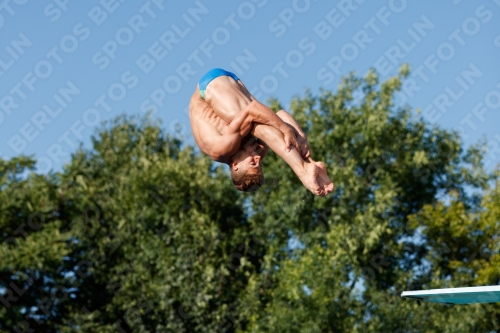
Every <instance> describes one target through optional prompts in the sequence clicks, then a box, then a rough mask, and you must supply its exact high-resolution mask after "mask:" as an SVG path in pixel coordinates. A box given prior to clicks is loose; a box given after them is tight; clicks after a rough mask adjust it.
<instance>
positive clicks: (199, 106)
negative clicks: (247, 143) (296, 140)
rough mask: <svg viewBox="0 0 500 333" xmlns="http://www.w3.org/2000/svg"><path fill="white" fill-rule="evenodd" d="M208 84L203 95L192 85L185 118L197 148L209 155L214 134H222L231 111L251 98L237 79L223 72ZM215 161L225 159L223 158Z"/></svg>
mask: <svg viewBox="0 0 500 333" xmlns="http://www.w3.org/2000/svg"><path fill="white" fill-rule="evenodd" d="M209 87H210V89H207V90H206V92H205V99H203V98H202V97H201V94H200V89H199V87H198V86H196V89H195V91H194V93H193V96H192V97H191V100H190V103H189V118H190V122H191V129H192V131H193V136H194V140H195V141H196V143H197V144H198V146H199V147H200V150H201V151H202V152H204V153H205V154H207V155H209V156H210V150H211V148H212V147H213V145H214V144H215V142H216V140H215V138H216V137H220V136H222V135H224V133H225V131H226V129H227V127H228V125H229V123H230V122H231V120H232V119H233V118H234V115H235V114H237V113H238V112H240V111H241V110H242V109H244V108H245V107H246V106H247V105H248V104H249V103H250V102H251V101H252V100H253V98H252V97H251V95H250V93H248V91H247V90H246V88H245V87H244V86H243V84H242V83H241V81H238V82H236V81H234V80H233V79H232V78H230V77H227V76H220V77H217V78H215V79H214V80H212V82H210V84H209ZM214 109H215V110H217V113H216V112H215V111H214ZM219 115H220V116H219ZM224 118H225V119H224ZM217 162H222V163H228V162H229V161H228V159H227V158H225V159H223V160H217Z"/></svg>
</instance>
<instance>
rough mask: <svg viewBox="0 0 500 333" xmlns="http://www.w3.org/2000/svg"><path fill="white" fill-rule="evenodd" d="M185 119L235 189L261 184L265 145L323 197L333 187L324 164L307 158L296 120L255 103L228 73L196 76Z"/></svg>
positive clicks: (218, 71)
mask: <svg viewBox="0 0 500 333" xmlns="http://www.w3.org/2000/svg"><path fill="white" fill-rule="evenodd" d="M189 118H190V121H191V128H192V131H193V136H194V139H195V141H196V143H197V144H198V146H199V147H200V150H201V151H202V152H204V153H205V154H207V155H208V156H210V157H211V158H212V159H213V160H214V161H217V162H221V163H225V164H228V165H229V167H230V171H231V178H232V179H233V183H234V186H235V187H236V189H238V190H240V191H245V192H250V191H255V190H257V189H258V188H259V187H260V186H261V185H262V184H263V182H264V176H263V174H262V167H261V165H260V163H261V160H262V158H264V157H265V156H266V154H267V151H268V147H270V148H271V149H272V150H273V151H274V152H275V153H276V154H278V155H279V156H280V157H281V158H282V159H283V160H284V161H285V162H286V163H287V164H288V165H289V166H290V167H291V168H292V170H293V171H294V172H295V174H296V175H297V176H298V177H299V179H300V180H301V182H302V184H303V185H304V186H305V187H306V188H307V189H308V190H309V191H311V192H312V193H313V194H315V195H319V196H325V195H327V194H328V193H331V192H332V191H333V190H334V188H335V186H334V184H333V183H332V181H331V180H330V178H328V175H327V173H326V167H325V165H324V164H323V163H322V162H315V161H313V160H312V158H311V152H310V150H309V145H308V143H307V138H306V136H305V134H304V132H303V131H302V129H301V128H300V126H299V124H298V123H297V122H296V121H295V119H293V117H292V116H291V115H290V114H288V113H287V112H286V111H284V110H281V111H279V112H277V113H274V112H273V111H272V110H271V109H269V108H268V107H267V106H265V105H264V104H262V103H260V102H259V101H257V100H256V99H255V97H253V96H252V95H251V94H250V93H249V92H248V90H247V89H246V87H245V86H244V85H243V83H242V82H241V81H240V80H239V79H238V77H237V76H236V75H235V74H233V73H231V72H228V71H225V70H223V69H220V68H215V69H212V70H210V71H209V72H208V73H206V74H205V75H204V76H203V77H202V78H201V80H200V81H199V83H198V85H197V87H196V90H195V92H194V94H193V96H192V97H191V101H190V104H189Z"/></svg>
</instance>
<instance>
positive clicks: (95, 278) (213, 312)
mask: <svg viewBox="0 0 500 333" xmlns="http://www.w3.org/2000/svg"><path fill="white" fill-rule="evenodd" d="M408 72H409V69H408V68H407V67H403V68H402V69H401V73H400V75H399V76H397V77H394V78H391V79H389V80H387V81H386V82H383V83H379V81H378V77H377V75H376V73H374V72H370V73H369V74H368V75H367V76H366V77H364V78H359V77H356V76H355V75H351V76H348V77H347V78H345V79H344V80H343V82H342V84H341V85H340V86H339V89H338V91H337V92H336V93H333V92H330V91H324V92H322V93H321V95H320V96H319V97H315V96H313V95H312V94H311V93H310V92H306V93H305V95H304V96H302V97H297V98H294V99H293V100H292V102H291V107H290V109H291V110H289V111H290V112H291V113H292V114H293V115H294V116H295V117H296V119H297V120H298V121H299V123H300V124H301V125H302V126H303V128H304V129H305V132H306V133H307V135H308V138H309V143H310V146H311V150H312V154H313V156H314V157H315V159H317V160H321V161H324V162H325V164H326V165H327V167H328V173H329V175H330V176H331V178H332V179H333V180H334V181H335V184H336V187H337V190H336V191H335V192H334V193H333V194H332V195H330V196H328V197H325V198H322V197H314V196H313V195H312V194H310V193H309V192H308V191H307V190H305V189H304V188H303V187H302V185H301V184H300V181H299V180H298V179H297V177H296V176H295V175H294V174H293V172H292V171H291V170H290V168H289V167H288V166H287V165H286V164H285V163H284V162H283V161H281V160H280V159H279V158H278V157H276V156H275V155H274V154H269V156H268V157H267V158H266V159H265V161H264V170H265V174H266V185H265V186H263V187H262V188H261V189H260V190H259V191H258V192H257V193H254V194H242V193H239V192H237V191H236V190H235V189H234V188H233V186H232V183H231V181H230V179H229V177H228V176H227V172H226V170H225V169H224V168H223V167H221V166H220V165H218V164H216V163H213V162H212V161H211V160H210V159H209V158H207V157H206V156H203V155H202V154H200V153H198V152H197V151H196V150H195V149H193V148H192V147H190V146H187V145H184V146H183V143H182V142H181V140H180V139H177V138H175V137H173V136H172V135H169V134H166V133H165V132H164V131H163V130H162V129H161V127H160V124H158V123H156V122H155V121H153V120H151V119H150V118H149V117H145V118H140V119H139V118H138V117H125V116H122V117H119V118H117V119H115V120H114V121H112V122H109V123H105V124H103V125H102V127H101V128H100V129H99V131H97V132H96V135H95V136H94V137H93V139H92V147H91V148H90V149H85V148H83V147H82V148H80V149H79V150H78V151H76V152H75V153H74V154H73V155H72V157H71V162H70V163H69V164H68V165H67V166H65V167H64V169H63V170H62V171H61V172H57V173H50V174H48V175H40V174H37V173H36V172H35V171H36V170H34V165H35V161H33V160H32V159H30V158H26V157H18V158H13V159H11V160H8V161H6V160H0V228H1V233H0V237H1V238H0V278H1V279H0V332H76V331H78V332H304V333H305V332H308V333H309V332H311V333H312V332H493V331H495V332H500V306H499V305H498V304H488V305H472V306H454V307H449V306H444V305H437V304H427V303H420V302H416V301H409V300H403V299H401V298H400V297H399V294H400V292H401V291H402V290H409V289H422V288H435V287H457V286H469V285H490V284H499V283H500V246H499V237H500V182H499V180H500V174H499V173H498V172H496V173H493V174H491V175H490V174H487V173H486V172H485V170H483V168H482V164H481V163H482V154H483V153H482V149H481V147H480V146H472V147H471V148H469V149H467V150H465V149H464V148H463V146H462V143H461V141H460V137H459V136H458V135H457V134H456V133H452V132H449V131H446V130H443V129H441V128H439V127H436V126H432V125H430V124H428V123H426V122H425V121H423V120H422V119H421V118H420V117H419V116H418V114H415V113H414V112H412V111H411V110H410V109H409V107H407V106H401V105H394V96H395V94H396V93H397V91H398V89H399V88H400V86H401V82H402V80H404V77H405V76H406V75H408ZM270 105H271V107H272V108H273V109H275V110H277V109H280V108H281V106H280V104H279V102H278V101H271V103H270Z"/></svg>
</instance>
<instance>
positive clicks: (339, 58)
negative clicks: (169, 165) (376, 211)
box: [0, 0, 500, 172]
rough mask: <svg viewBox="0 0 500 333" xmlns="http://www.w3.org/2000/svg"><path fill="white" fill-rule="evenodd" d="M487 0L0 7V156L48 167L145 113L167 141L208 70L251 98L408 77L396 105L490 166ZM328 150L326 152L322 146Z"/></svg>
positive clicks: (498, 117)
mask: <svg viewBox="0 0 500 333" xmlns="http://www.w3.org/2000/svg"><path fill="white" fill-rule="evenodd" d="M499 60H500V0H484V1H463V0H442V1H430V0H422V1H404V0H391V1H379V0H376V1H374V0H371V1H368V0H365V1H362V0H352V1H347V0H343V1H321V0H317V1H314V0H296V1H292V0H287V1H276V0H275V1H266V0H248V1H207V0H199V1H191V0H190V1H182V2H181V1H175V2H173V1H170V2H167V1H160V0H155V1H153V0H150V1H120V0H101V1H75V0H52V1H48V0H39V1H35V0H10V1H9V0H0V156H2V157H3V158H9V157H12V156H15V155H18V154H21V153H22V154H34V155H35V156H36V157H37V158H38V159H39V160H40V163H39V170H40V171H41V172H46V171H48V169H49V168H53V169H55V170H58V169H60V168H61V166H62V165H63V163H64V162H67V161H68V160H69V153H70V152H72V151H74V150H75V145H77V144H78V143H79V142H84V143H85V144H86V145H88V143H89V138H90V136H91V134H92V133H93V131H94V129H95V127H96V125H97V124H98V123H99V121H102V120H105V119H109V118H113V117H115V116H116V115H118V114H120V113H123V112H125V113H128V114H138V113H144V112H145V110H147V109H151V108H154V110H155V116H157V117H160V118H161V119H162V120H163V126H164V127H165V128H166V129H167V130H169V131H172V130H173V129H174V128H175V124H181V125H183V126H184V134H185V135H189V133H190V129H189V118H188V115H187V114H186V107H187V105H188V101H189V97H190V96H191V94H192V93H193V91H194V88H195V86H196V83H197V81H198V79H199V78H200V77H201V76H202V75H203V74H204V73H205V72H206V71H208V70H209V69H211V68H213V67H222V68H225V69H228V70H231V71H233V72H235V73H236V74H237V75H238V76H239V77H240V78H241V79H242V81H243V82H244V83H245V85H246V86H247V87H249V88H250V90H252V92H253V93H254V95H255V96H257V97H258V98H259V99H261V100H262V101H265V100H266V99H267V98H269V97H271V96H274V97H277V98H278V99H280V100H281V101H282V103H283V104H284V105H285V106H288V102H289V100H290V98H291V97H292V96H294V95H296V94H301V93H302V92H303V91H304V88H309V89H311V90H312V92H313V93H319V91H320V89H321V88H326V89H332V90H336V87H337V84H338V82H339V78H340V76H342V75H345V74H347V73H348V72H350V71H353V70H355V71H357V72H358V73H360V74H363V73H365V72H366V70H367V69H368V68H370V67H373V66H375V67H376V68H377V69H378V70H379V72H380V73H381V76H382V78H387V77H389V76H391V75H394V74H395V73H397V68H398V67H399V66H400V64H401V63H403V62H408V63H410V65H411V66H412V70H413V75H412V77H411V79H410V80H408V82H407V85H406V86H405V89H404V90H403V92H402V94H400V95H399V97H398V98H397V102H398V103H408V104H410V105H411V106H412V107H413V108H420V109H422V115H423V116H424V117H425V118H426V119H427V120H428V121H429V122H431V123H436V124H438V125H439V126H442V127H445V128H448V129H459V130H461V131H462V132H463V138H464V142H465V144H466V145H470V144H472V143H474V142H477V141H478V140H479V139H481V138H482V137H486V139H487V140H488V141H489V142H490V150H489V152H488V155H487V159H486V166H487V167H488V168H489V169H491V168H492V167H493V166H494V165H496V164H498V163H499V162H500V61H499ZM333 149H334V147H333Z"/></svg>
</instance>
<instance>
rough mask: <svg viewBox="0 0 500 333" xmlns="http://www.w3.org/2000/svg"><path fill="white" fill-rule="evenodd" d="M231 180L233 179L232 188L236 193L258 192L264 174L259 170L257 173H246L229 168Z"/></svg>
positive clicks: (262, 182)
mask: <svg viewBox="0 0 500 333" xmlns="http://www.w3.org/2000/svg"><path fill="white" fill-rule="evenodd" d="M231 178H232V179H233V184H234V187H235V188H236V189H237V190H238V191H243V192H253V191H256V190H258V189H259V188H260V187H261V186H262V185H263V184H264V174H263V173H262V171H261V170H257V172H248V170H246V172H244V171H242V170H241V169H240V170H237V171H235V170H233V168H231Z"/></svg>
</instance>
